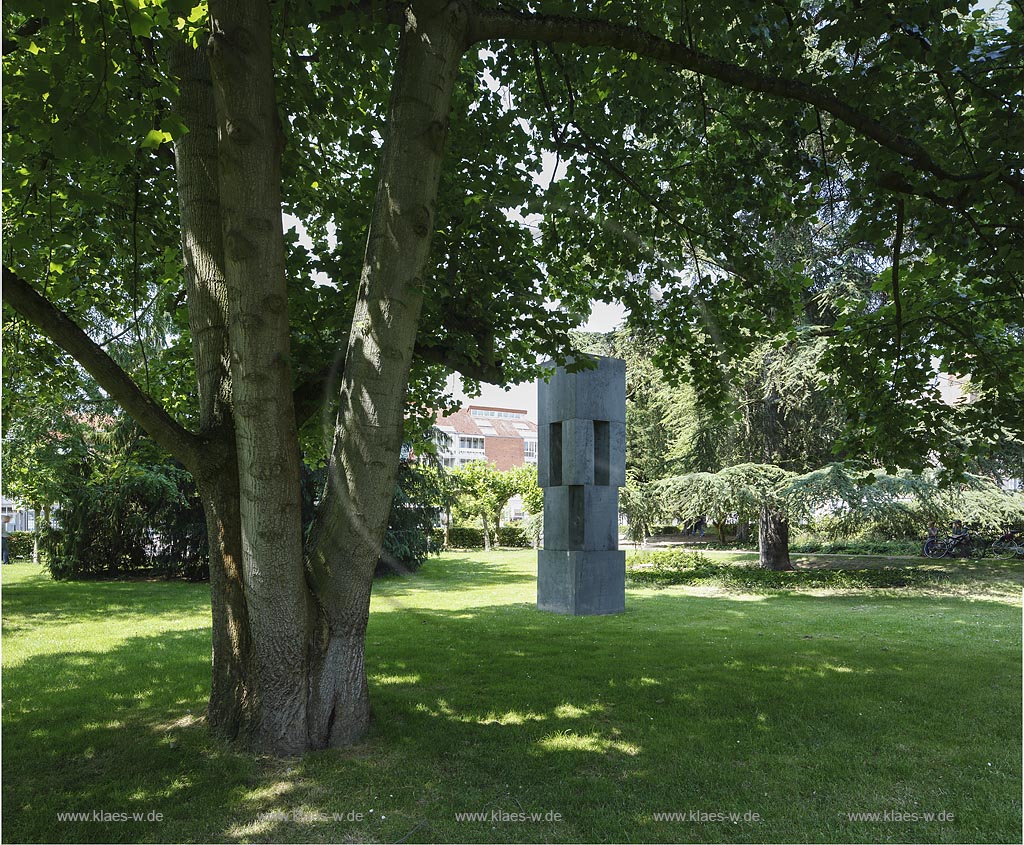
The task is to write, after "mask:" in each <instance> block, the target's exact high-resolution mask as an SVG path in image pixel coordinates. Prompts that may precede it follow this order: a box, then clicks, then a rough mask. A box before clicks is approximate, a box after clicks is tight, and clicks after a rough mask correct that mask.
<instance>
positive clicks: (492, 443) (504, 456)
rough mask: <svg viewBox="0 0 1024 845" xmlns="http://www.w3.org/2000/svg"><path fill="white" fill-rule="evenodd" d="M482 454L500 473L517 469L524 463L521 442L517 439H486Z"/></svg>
mask: <svg viewBox="0 0 1024 845" xmlns="http://www.w3.org/2000/svg"><path fill="white" fill-rule="evenodd" d="M484 454H485V455H487V460H489V461H490V462H491V463H492V464H494V465H495V466H496V467H497V468H498V469H500V470H502V471H505V470H507V469H512V467H519V466H522V465H523V463H524V459H523V441H522V440H521V439H520V438H518V437H488V438H486V439H485V440H484Z"/></svg>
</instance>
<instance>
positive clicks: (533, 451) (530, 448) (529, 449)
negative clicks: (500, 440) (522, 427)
mask: <svg viewBox="0 0 1024 845" xmlns="http://www.w3.org/2000/svg"><path fill="white" fill-rule="evenodd" d="M523 457H524V458H526V459H527V460H528V461H529V460H534V461H535V460H537V441H536V440H524V441H523Z"/></svg>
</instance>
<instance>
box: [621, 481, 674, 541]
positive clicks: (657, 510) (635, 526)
mask: <svg viewBox="0 0 1024 845" xmlns="http://www.w3.org/2000/svg"><path fill="white" fill-rule="evenodd" d="M619 509H620V510H621V511H622V512H623V513H624V514H625V515H626V536H627V537H628V538H629V539H630V540H632V541H633V542H634V543H639V544H640V545H641V546H646V545H647V538H648V537H650V536H651V534H652V533H653V532H654V526H655V525H657V524H658V523H659V522H661V521H662V519H663V517H664V514H665V506H664V503H663V501H662V489H661V488H660V487H659V486H658V485H657V484H642V483H641V482H640V481H639V479H638V478H637V475H636V473H635V472H632V471H631V472H630V473H628V474H627V475H626V486H625V487H623V488H622V490H621V493H620V496H619Z"/></svg>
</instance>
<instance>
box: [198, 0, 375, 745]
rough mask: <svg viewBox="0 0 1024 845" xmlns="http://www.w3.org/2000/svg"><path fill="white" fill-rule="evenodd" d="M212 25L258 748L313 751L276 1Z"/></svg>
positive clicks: (232, 8)
mask: <svg viewBox="0 0 1024 845" xmlns="http://www.w3.org/2000/svg"><path fill="white" fill-rule="evenodd" d="M210 26H211V32H212V34H211V36H210V42H209V54H210V68H211V71H212V77H213V93H214V103H215V105H216V111H217V127H218V146H217V168H218V175H219V179H218V187H219V194H220V216H221V232H222V236H223V243H224V256H225V260H224V275H225V281H226V283H227V289H228V294H229V295H228V306H229V311H228V334H229V337H230V345H231V390H232V400H233V402H232V404H233V408H234V423H235V444H236V448H237V466H238V469H239V472H238V481H239V502H240V507H239V517H240V523H241V529H242V530H241V537H242V572H243V584H244V590H245V605H246V607H247V610H248V619H249V629H250V641H251V643H252V653H251V655H250V663H249V668H250V671H249V675H248V680H249V686H248V694H249V701H250V702H251V705H252V707H253V711H252V713H253V719H252V722H251V725H250V728H251V743H252V745H253V746H254V747H256V748H258V749H260V750H264V751H267V752H271V753H275V754H296V753H300V752H302V751H303V750H305V748H306V745H307V737H306V733H307V731H306V701H307V657H308V655H307V647H308V642H309V639H308V638H309V629H310V625H309V597H308V590H307V587H306V580H305V573H304V570H303V561H302V499H301V491H300V486H299V480H300V475H299V448H298V430H297V427H296V422H295V408H294V403H293V397H292V391H293V385H292V370H291V363H290V360H289V325H288V307H287V306H288V298H287V297H288V293H287V286H286V283H285V274H284V235H283V231H282V223H281V196H280V191H281V169H280V157H281V143H282V136H281V127H280V125H279V122H278V114H277V102H276V99H275V95H274V81H273V54H272V47H271V18H270V7H269V4H268V3H267V2H265V0H216V1H215V0H211V3H210ZM385 512H386V510H385Z"/></svg>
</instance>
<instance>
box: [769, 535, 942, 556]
mask: <svg viewBox="0 0 1024 845" xmlns="http://www.w3.org/2000/svg"><path fill="white" fill-rule="evenodd" d="M922 542H923V541H922V540H889V539H886V538H880V537H878V538H872V537H856V538H852V539H849V540H826V539H823V538H821V537H815V536H813V535H811V536H805V537H798V538H797V539H796V540H794V541H793V542H792V543H790V545H789V550H790V551H791V552H802V553H804V554H815V553H818V554H847V555H904V556H906V555H919V554H921V548H922Z"/></svg>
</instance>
